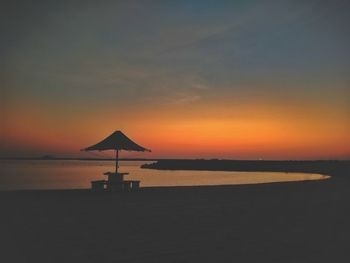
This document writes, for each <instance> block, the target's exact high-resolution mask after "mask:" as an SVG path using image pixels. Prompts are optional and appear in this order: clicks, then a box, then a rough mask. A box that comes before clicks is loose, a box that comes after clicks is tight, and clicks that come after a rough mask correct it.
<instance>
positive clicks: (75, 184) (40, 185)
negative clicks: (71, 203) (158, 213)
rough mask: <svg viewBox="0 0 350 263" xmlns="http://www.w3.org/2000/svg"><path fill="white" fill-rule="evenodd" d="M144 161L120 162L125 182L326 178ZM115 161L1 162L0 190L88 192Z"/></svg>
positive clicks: (161, 184)
mask: <svg viewBox="0 0 350 263" xmlns="http://www.w3.org/2000/svg"><path fill="white" fill-rule="evenodd" d="M145 163H151V162H149V161H148V162H145V161H120V162H119V165H120V166H119V171H120V172H126V173H129V174H128V175H126V177H125V179H126V180H128V179H129V180H140V181H141V184H140V186H141V187H167V186H201V185H237V184H260V183H273V182H290V181H307V180H320V179H326V178H327V177H326V176H323V175H320V174H309V173H284V172H231V171H181V170H180V171H168V170H151V169H142V168H141V167H140V166H141V165H142V164H145ZM114 165H115V163H114V162H113V161H79V160H1V161H0V191H8V190H26V189H86V188H90V185H91V181H93V180H102V179H106V176H105V175H104V173H105V172H108V171H111V172H113V171H114V170H115V166H114Z"/></svg>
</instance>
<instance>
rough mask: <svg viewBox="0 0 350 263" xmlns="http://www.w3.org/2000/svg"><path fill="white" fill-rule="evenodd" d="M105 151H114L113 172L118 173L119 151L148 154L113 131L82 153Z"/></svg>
mask: <svg viewBox="0 0 350 263" xmlns="http://www.w3.org/2000/svg"><path fill="white" fill-rule="evenodd" d="M105 150H115V172H116V173H118V161H119V151H121V150H125V151H137V152H150V151H151V150H148V149H146V148H144V147H142V146H140V145H138V144H136V143H135V142H133V141H132V140H130V139H129V138H128V137H127V136H126V135H125V134H124V133H122V132H121V131H115V132H113V133H112V134H111V135H109V136H108V137H107V138H105V139H103V140H102V141H100V142H99V143H96V144H94V145H91V146H89V147H87V148H85V149H82V151H105Z"/></svg>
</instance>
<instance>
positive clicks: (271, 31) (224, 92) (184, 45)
mask: <svg viewBox="0 0 350 263" xmlns="http://www.w3.org/2000/svg"><path fill="white" fill-rule="evenodd" d="M73 2H74V3H73ZM94 2H95V3H94ZM349 3H350V1H341V0H339V1H337V0H335V1H324V0H310V1H308V0H306V1H301V0H300V1H299V0H294V1H292V0H290V1H286V0H278V1H277V0H276V1H270V0H267V1H258V0H256V1H191V0H187V1H7V3H6V1H5V2H2V5H1V7H0V10H1V11H0V17H1V18H0V22H1V26H0V28H1V41H0V67H1V72H0V92H1V93H0V157H4V156H40V155H44V154H52V155H55V156H84V157H95V155H92V154H91V153H84V152H80V151H79V150H80V149H81V148H84V147H86V146H89V145H91V144H93V143H96V142H98V141H99V140H101V139H103V138H104V137H106V136H108V135H109V134H111V133H112V132H113V131H115V130H122V131H123V132H124V133H125V134H126V135H128V136H129V137H130V138H131V139H133V140H135V141H136V142H137V143H139V144H140V145H142V146H144V147H147V148H150V149H152V153H123V154H122V157H140V158H141V157H145V158H153V157H162V158H179V157H180V158H230V159H231V158H232V159H260V158H262V159H349V158H350V16H349V10H350V4H349ZM96 156H108V153H100V154H98V155H96Z"/></svg>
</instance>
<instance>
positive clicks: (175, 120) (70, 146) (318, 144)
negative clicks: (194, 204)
mask: <svg viewBox="0 0 350 263" xmlns="http://www.w3.org/2000/svg"><path fill="white" fill-rule="evenodd" d="M300 107H301V108H298V110H296V109H295V108H292V107H290V108H288V107H287V106H284V107H280V106H276V105H271V104H269V105H258V104H256V103H255V104H249V105H239V106H234V105H230V104H225V105H221V106H220V107H216V108H215V107H214V106H212V105H208V104H207V105H205V104H203V105H196V107H192V106H186V107H183V108H181V109H180V110H179V109H178V108H176V109H177V110H174V106H169V107H164V108H163V109H162V110H159V109H158V110H157V109H153V108H151V107H149V108H145V110H144V111H142V112H137V111H132V110H131V111H128V112H121V113H115V112H110V113H109V114H100V113H99V112H94V113H91V112H89V114H86V116H85V115H84V114H81V113H79V114H77V115H75V114H71V115H70V114H68V113H64V114H59V115H58V116H59V117H58V118H57V117H54V118H53V116H52V112H53V111H51V112H50V111H46V112H42V111H40V109H39V108H35V107H30V105H27V106H26V105H25V104H24V106H23V108H19V109H17V110H16V112H13V115H14V116H13V117H15V119H16V120H17V121H16V122H13V123H11V125H8V126H7V129H6V134H5V135H6V136H2V137H4V139H5V140H4V141H3V142H2V144H4V143H5V144H7V145H8V146H9V147H13V148H16V147H18V148H20V147H21V148H24V149H25V148H27V149H34V150H35V152H42V153H43V154H45V153H50V154H55V153H58V154H60V153H61V154H65V155H69V154H70V153H71V154H72V155H79V154H82V153H81V152H79V150H80V149H81V148H83V147H85V146H88V145H90V144H92V143H95V142H97V141H99V140H101V139H103V138H104V137H105V136H107V135H109V134H110V133H111V132H113V131H114V130H116V129H120V130H123V131H124V132H125V133H126V134H127V135H128V136H129V137H130V138H131V139H133V140H135V141H136V142H138V143H139V144H140V145H143V146H145V147H147V148H150V149H152V153H151V154H140V153H130V154H129V153H125V154H124V156H126V157H128V156H130V157H135V156H136V157H140V158H142V157H145V158H151V157H159V158H181V157H183V158H236V159H257V158H263V159H305V158H306V159H312V158H327V157H328V158H332V157H333V156H334V158H342V157H343V156H345V157H346V156H348V157H349V156H350V143H349V142H350V138H349V134H350V128H349V123H348V122H347V121H346V117H347V116H342V115H336V114H333V113H331V112H326V113H327V114H328V116H327V114H326V113H324V112H323V113H322V114H321V113H320V112H321V111H322V109H319V108H315V107H313V109H312V110H313V112H310V109H306V107H305V106H302V105H301V106H300ZM29 109H30V110H29ZM304 112H309V115H306V114H305V113H304ZM310 116H312V118H311V117H310ZM315 116H321V117H318V118H316V117H315ZM77 120H78V121H77Z"/></svg>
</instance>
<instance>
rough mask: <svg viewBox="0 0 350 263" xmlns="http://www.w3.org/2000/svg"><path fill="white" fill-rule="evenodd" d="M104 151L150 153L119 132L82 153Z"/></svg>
mask: <svg viewBox="0 0 350 263" xmlns="http://www.w3.org/2000/svg"><path fill="white" fill-rule="evenodd" d="M105 150H117V151H119V150H125V151H138V152H150V150H148V149H146V148H144V147H142V146H140V145H138V144H136V143H135V142H133V141H132V140H130V139H129V138H128V137H127V136H126V135H125V134H124V133H122V132H121V131H115V132H113V133H112V134H111V135H109V136H108V137H107V138H105V139H103V140H102V141H100V142H99V143H96V144H94V145H91V146H89V147H87V148H85V149H83V151H105Z"/></svg>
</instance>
